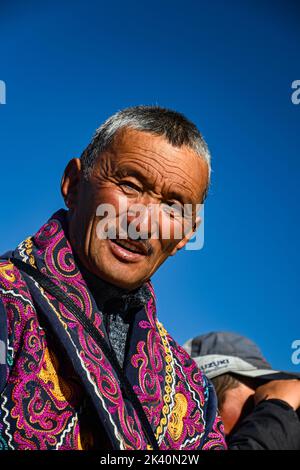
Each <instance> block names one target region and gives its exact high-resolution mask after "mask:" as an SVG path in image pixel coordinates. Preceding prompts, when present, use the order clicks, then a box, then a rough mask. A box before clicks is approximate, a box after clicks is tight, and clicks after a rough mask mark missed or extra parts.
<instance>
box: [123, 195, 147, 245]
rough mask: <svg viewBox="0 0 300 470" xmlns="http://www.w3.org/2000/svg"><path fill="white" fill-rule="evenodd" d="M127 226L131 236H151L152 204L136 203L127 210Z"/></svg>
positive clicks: (145, 237)
mask: <svg viewBox="0 0 300 470" xmlns="http://www.w3.org/2000/svg"><path fill="white" fill-rule="evenodd" d="M127 227H128V235H129V237H130V238H133V239H134V238H135V239H137V238H143V239H148V238H151V232H152V205H151V204H143V203H139V204H134V205H131V206H130V207H129V208H128V211H127Z"/></svg>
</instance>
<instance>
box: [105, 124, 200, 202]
mask: <svg viewBox="0 0 300 470" xmlns="http://www.w3.org/2000/svg"><path fill="white" fill-rule="evenodd" d="M106 154H107V158H109V159H110V164H111V168H112V171H113V172H114V173H115V174H116V175H118V176H120V177H125V176H131V177H133V178H137V179H139V181H141V182H142V183H143V184H145V185H147V186H149V187H151V188H153V189H154V191H156V192H161V191H164V192H168V193H170V194H169V195H170V197H173V196H172V194H173V193H174V197H175V196H179V195H180V199H182V200H183V202H185V203H191V202H193V203H199V202H201V201H202V197H203V194H204V192H205V190H206V188H207V185H208V165H207V162H206V161H205V160H204V158H202V157H201V156H199V155H198V154H196V152H195V151H194V150H192V149H190V148H189V147H187V146H182V147H175V146H173V145H172V144H170V143H169V142H168V141H167V139H166V137H165V136H158V135H154V134H152V133H150V132H149V133H148V132H144V131H137V130H134V129H126V130H123V131H122V132H119V133H118V135H117V136H116V137H115V139H114V141H113V143H112V145H111V146H110V148H109V149H108V150H107V152H106Z"/></svg>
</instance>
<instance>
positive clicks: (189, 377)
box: [0, 211, 226, 450]
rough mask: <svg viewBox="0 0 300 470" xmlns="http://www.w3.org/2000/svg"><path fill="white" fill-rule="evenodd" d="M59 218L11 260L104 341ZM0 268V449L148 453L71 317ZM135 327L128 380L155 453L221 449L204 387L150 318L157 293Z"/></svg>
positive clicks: (98, 354) (12, 271)
mask: <svg viewBox="0 0 300 470" xmlns="http://www.w3.org/2000/svg"><path fill="white" fill-rule="evenodd" d="M64 223H65V211H58V212H57V213H56V214H54V216H52V218H51V219H50V220H49V221H48V222H47V223H46V224H45V225H43V226H42V227H41V229H40V230H39V231H38V232H37V233H36V234H35V235H34V236H33V237H29V238H27V239H26V240H24V241H23V242H22V243H20V245H19V246H18V247H17V249H16V250H15V251H14V256H15V257H17V258H19V259H21V260H23V261H24V262H26V263H29V264H31V265H32V266H34V267H35V268H36V269H38V270H40V271H41V272H42V273H44V274H45V275H47V276H48V277H49V278H51V280H52V281H53V282H55V283H56V284H57V285H58V286H59V287H60V288H61V289H63V290H64V291H65V292H66V293H67V294H68V296H69V297H70V298H71V299H72V300H73V302H75V303H76V304H77V305H78V307H80V308H81V309H82V310H84V311H85V313H86V315H87V317H89V318H90V319H91V320H92V321H93V323H94V325H95V326H96V327H97V328H98V330H99V331H100V333H101V334H102V336H103V337H104V338H105V339H106V340H107V333H106V330H105V328H104V325H103V318H102V313H101V312H100V311H99V309H98V308H97V304H96V302H95V300H94V298H93V296H92V294H91V292H90V291H89V289H88V287H87V285H86V283H85V281H84V278H83V276H82V274H81V272H80V270H79V269H78V266H77V265H76V263H75V260H74V256H73V253H72V249H71V246H70V244H69V242H68V239H67V236H66V233H65V230H64V227H65V225H64ZM10 255H11V253H8V254H6V255H5V256H4V257H2V258H1V260H0V449H8V450H11V449H20V450H21V449H30V450H34V449H41V450H43V449H61V450H69V449H73V450H74V449H78V450H80V449H100V448H102V449H103V448H108V449H109V448H110V449H149V444H148V442H147V439H146V437H145V435H144V432H143V429H142V426H141V423H140V421H139V418H138V416H137V414H136V411H135V409H134V408H133V406H132V404H131V403H130V402H129V401H128V399H127V398H125V397H124V396H123V394H122V389H121V387H120V384H119V381H118V378H117V375H116V372H115V371H114V369H113V367H112V365H111V364H110V362H109V360H108V359H107V358H106V357H105V355H104V353H103V351H101V350H100V348H99V346H98V345H96V343H95V342H94V340H93V339H92V338H91V337H90V336H89V334H88V333H87V332H86V331H85V330H84V328H83V327H82V326H81V324H80V323H79V322H78V321H77V320H76V319H75V317H74V316H73V314H72V313H71V312H70V311H68V309H67V308H66V307H65V306H64V305H62V304H61V303H60V302H59V301H57V300H56V299H55V298H53V297H52V296H51V295H50V294H48V293H47V292H45V291H44V290H43V289H42V288H41V287H40V286H39V285H38V284H37V283H36V281H34V280H33V279H32V278H31V277H29V276H28V275H26V274H21V273H20V271H18V269H17V268H15V267H14V266H13V265H12V264H11V262H10V261H9V256H10ZM147 287H148V289H149V293H150V296H149V299H150V300H148V301H147V302H146V303H145V304H144V305H143V307H142V308H140V309H139V310H138V311H137V312H136V313H135V314H134V318H133V325H132V328H131V333H130V341H129V347H127V350H126V354H125V358H124V366H123V367H124V372H125V373H126V375H127V377H128V379H129V381H130V383H131V385H132V387H133V389H134V391H135V393H136V395H137V396H138V398H139V400H140V402H141V403H142V405H143V408H144V410H145V413H146V415H147V417H148V420H149V422H150V424H151V426H152V429H153V431H154V434H155V436H156V438H157V441H158V443H159V446H160V448H161V449H185V450H189V449H190V450H193V449H224V448H225V446H226V445H225V441H224V436H223V426H222V423H221V421H220V418H219V416H218V413H217V405H216V396H215V393H214V390H213V388H212V385H211V384H210V382H209V381H208V380H207V378H206V377H205V376H204V375H203V374H202V372H201V371H200V370H199V369H198V368H197V366H196V364H195V362H194V361H193V360H192V359H191V358H190V357H189V355H188V354H187V353H186V352H185V351H184V350H183V349H182V348H181V347H180V346H179V345H178V344H176V342H175V341H174V340H173V339H172V338H171V337H170V336H169V334H168V333H167V331H166V330H165V329H164V327H163V326H162V324H161V323H160V322H159V321H158V319H157V314H156V306H155V305H156V304H155V294H154V292H153V288H152V285H151V283H150V282H149V283H148V284H147Z"/></svg>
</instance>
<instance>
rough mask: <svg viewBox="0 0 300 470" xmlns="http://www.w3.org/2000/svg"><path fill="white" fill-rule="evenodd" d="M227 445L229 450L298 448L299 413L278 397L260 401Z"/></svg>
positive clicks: (299, 440)
mask: <svg viewBox="0 0 300 470" xmlns="http://www.w3.org/2000/svg"><path fill="white" fill-rule="evenodd" d="M227 444H228V448H229V449H230V450H300V420H299V415H298V414H297V413H296V412H295V411H294V410H293V408H292V407H291V406H290V405H288V403H286V402H284V401H282V400H277V399H270V400H264V401H261V402H260V403H259V404H258V405H257V406H256V407H255V408H254V410H253V411H252V412H251V413H250V414H249V415H248V416H247V417H245V418H244V419H243V420H242V421H241V423H240V424H239V425H238V427H237V428H236V429H235V430H234V432H233V433H232V435H230V436H229V437H228V440H227Z"/></svg>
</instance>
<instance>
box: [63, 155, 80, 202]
mask: <svg viewBox="0 0 300 470" xmlns="http://www.w3.org/2000/svg"><path fill="white" fill-rule="evenodd" d="M80 177H81V160H80V159H79V158H73V159H72V160H70V161H69V163H68V164H67V166H66V169H65V171H64V174H63V176H62V179H61V185H60V189H61V194H62V197H63V198H64V201H65V204H66V206H67V207H68V209H73V208H74V207H75V205H76V203H77V197H78V188H79V182H80Z"/></svg>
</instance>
